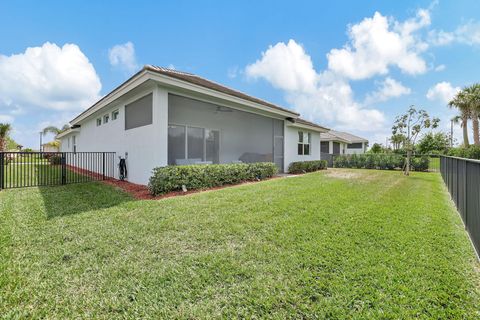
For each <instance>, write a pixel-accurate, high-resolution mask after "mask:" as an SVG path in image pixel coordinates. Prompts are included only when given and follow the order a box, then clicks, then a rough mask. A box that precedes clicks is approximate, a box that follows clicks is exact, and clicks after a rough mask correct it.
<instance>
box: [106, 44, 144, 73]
mask: <svg viewBox="0 0 480 320" xmlns="http://www.w3.org/2000/svg"><path fill="white" fill-rule="evenodd" d="M108 58H109V60H110V64H111V65H112V66H114V67H119V68H122V69H124V70H125V71H127V72H134V71H136V70H137V69H138V64H137V58H136V56H135V47H134V45H133V43H131V42H130V41H129V42H127V43H124V44H117V45H115V46H113V47H112V48H110V49H109V50H108Z"/></svg>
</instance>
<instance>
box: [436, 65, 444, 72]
mask: <svg viewBox="0 0 480 320" xmlns="http://www.w3.org/2000/svg"><path fill="white" fill-rule="evenodd" d="M446 68H447V67H446V66H445V65H444V64H440V65H438V66H436V67H435V69H434V70H435V71H437V72H439V71H443V70H445V69H446Z"/></svg>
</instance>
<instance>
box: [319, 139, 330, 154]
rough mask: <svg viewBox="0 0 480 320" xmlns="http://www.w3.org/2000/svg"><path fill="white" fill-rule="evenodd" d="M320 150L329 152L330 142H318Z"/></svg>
mask: <svg viewBox="0 0 480 320" xmlns="http://www.w3.org/2000/svg"><path fill="white" fill-rule="evenodd" d="M320 151H321V152H322V153H330V142H328V141H322V142H320Z"/></svg>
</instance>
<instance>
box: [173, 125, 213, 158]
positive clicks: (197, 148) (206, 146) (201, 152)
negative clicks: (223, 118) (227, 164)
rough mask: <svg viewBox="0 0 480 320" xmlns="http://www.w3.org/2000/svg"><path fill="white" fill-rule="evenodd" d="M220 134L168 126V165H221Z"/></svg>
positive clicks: (199, 129) (181, 126)
mask: <svg viewBox="0 0 480 320" xmlns="http://www.w3.org/2000/svg"><path fill="white" fill-rule="evenodd" d="M219 150H220V132H219V131H218V130H210V129H205V128H198V127H189V126H183V125H169V126H168V164H169V165H186V164H196V163H219V162H220V161H219V160H220V159H219V158H220V157H219V154H220V153H219Z"/></svg>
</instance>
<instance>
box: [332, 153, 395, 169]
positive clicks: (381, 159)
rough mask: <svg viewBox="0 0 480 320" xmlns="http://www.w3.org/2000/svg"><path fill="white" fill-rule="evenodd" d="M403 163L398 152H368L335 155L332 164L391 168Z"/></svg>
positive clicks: (346, 166)
mask: <svg viewBox="0 0 480 320" xmlns="http://www.w3.org/2000/svg"><path fill="white" fill-rule="evenodd" d="M403 163H404V158H403V156H401V155H398V154H392V153H391V154H385V153H377V154H375V153H369V154H358V155H356V154H352V155H341V156H337V157H335V161H334V162H333V166H334V167H335V168H358V169H361V168H365V169H380V170H393V169H396V168H402V167H403Z"/></svg>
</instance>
